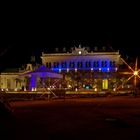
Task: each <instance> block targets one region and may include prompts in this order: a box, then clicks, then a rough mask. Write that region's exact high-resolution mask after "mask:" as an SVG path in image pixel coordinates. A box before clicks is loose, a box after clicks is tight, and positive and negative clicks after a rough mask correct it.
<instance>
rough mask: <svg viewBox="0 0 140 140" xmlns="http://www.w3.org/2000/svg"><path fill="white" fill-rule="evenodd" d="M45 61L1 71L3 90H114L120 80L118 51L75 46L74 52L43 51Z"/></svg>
mask: <svg viewBox="0 0 140 140" xmlns="http://www.w3.org/2000/svg"><path fill="white" fill-rule="evenodd" d="M41 60H42V64H41V65H39V66H33V65H32V64H28V65H27V67H26V68H25V69H23V70H19V71H17V72H2V73H1V75H0V85H1V87H0V88H1V89H7V90H35V91H36V90H38V91H39V90H41V89H46V90H47V89H48V88H59V89H61V88H65V89H69V90H90V89H93V90H95V91H96V90H99V91H102V90H113V89H114V88H115V87H116V86H117V84H118V83H119V82H120V81H119V80H120V78H118V70H119V67H120V65H121V64H122V61H121V57H120V54H119V51H106V50H105V49H103V50H101V51H100V50H99V51H98V50H97V49H95V50H94V51H89V50H88V49H87V48H86V47H81V46H80V45H79V46H78V47H74V48H73V49H72V50H71V52H62V53H58V52H57V53H44V52H42V56H41Z"/></svg>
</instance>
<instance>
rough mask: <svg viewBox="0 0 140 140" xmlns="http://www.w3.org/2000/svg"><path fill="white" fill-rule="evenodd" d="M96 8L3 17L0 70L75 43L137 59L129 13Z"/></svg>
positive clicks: (136, 29)
mask: <svg viewBox="0 0 140 140" xmlns="http://www.w3.org/2000/svg"><path fill="white" fill-rule="evenodd" d="M95 7H96V6H94V8H93V7H92V8H90V7H89V8H87V9H84V7H80V6H79V7H76V10H77V11H76V10H75V9H73V8H72V7H70V11H69V10H67V9H68V8H67V7H66V8H65V9H64V10H65V12H64V11H63V10H62V11H57V9H56V11H57V12H54V13H53V12H52V11H49V10H48V11H45V12H44V11H41V12H29V13H26V14H25V13H24V11H25V10H23V12H19V11H18V12H17V11H15V12H12V13H11V11H10V12H9V13H8V14H6V16H5V15H4V18H2V26H1V27H2V31H1V32H0V33H1V36H2V37H1V41H0V70H3V69H4V68H8V67H19V66H21V65H22V64H24V63H27V62H28V61H29V60H30V56H31V55H34V54H37V55H39V54H41V51H45V50H48V48H49V49H50V48H51V50H53V49H54V48H56V47H58V48H63V47H66V48H70V47H73V46H74V45H77V46H78V44H81V45H82V46H89V47H91V48H93V47H94V46H112V47H113V48H114V49H116V50H120V52H121V54H122V55H128V56H130V57H133V58H134V57H135V56H139V54H140V51H139V46H140V42H139V31H140V29H139V26H138V25H139V22H138V19H137V18H135V16H133V15H131V14H129V13H128V14H127V15H126V14H125V13H121V14H120V15H121V16H117V15H116V14H115V12H113V11H112V9H110V7H109V8H107V7H106V8H105V9H102V11H103V12H102V11H100V9H95ZM93 9H94V10H93ZM107 9H108V11H107ZM73 11H74V12H73ZM85 11H86V12H85ZM106 11H107V12H106ZM17 13H18V14H17ZM46 13H47V14H46ZM48 13H49V14H48ZM118 17H119V18H118ZM9 61H10V62H9Z"/></svg>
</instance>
